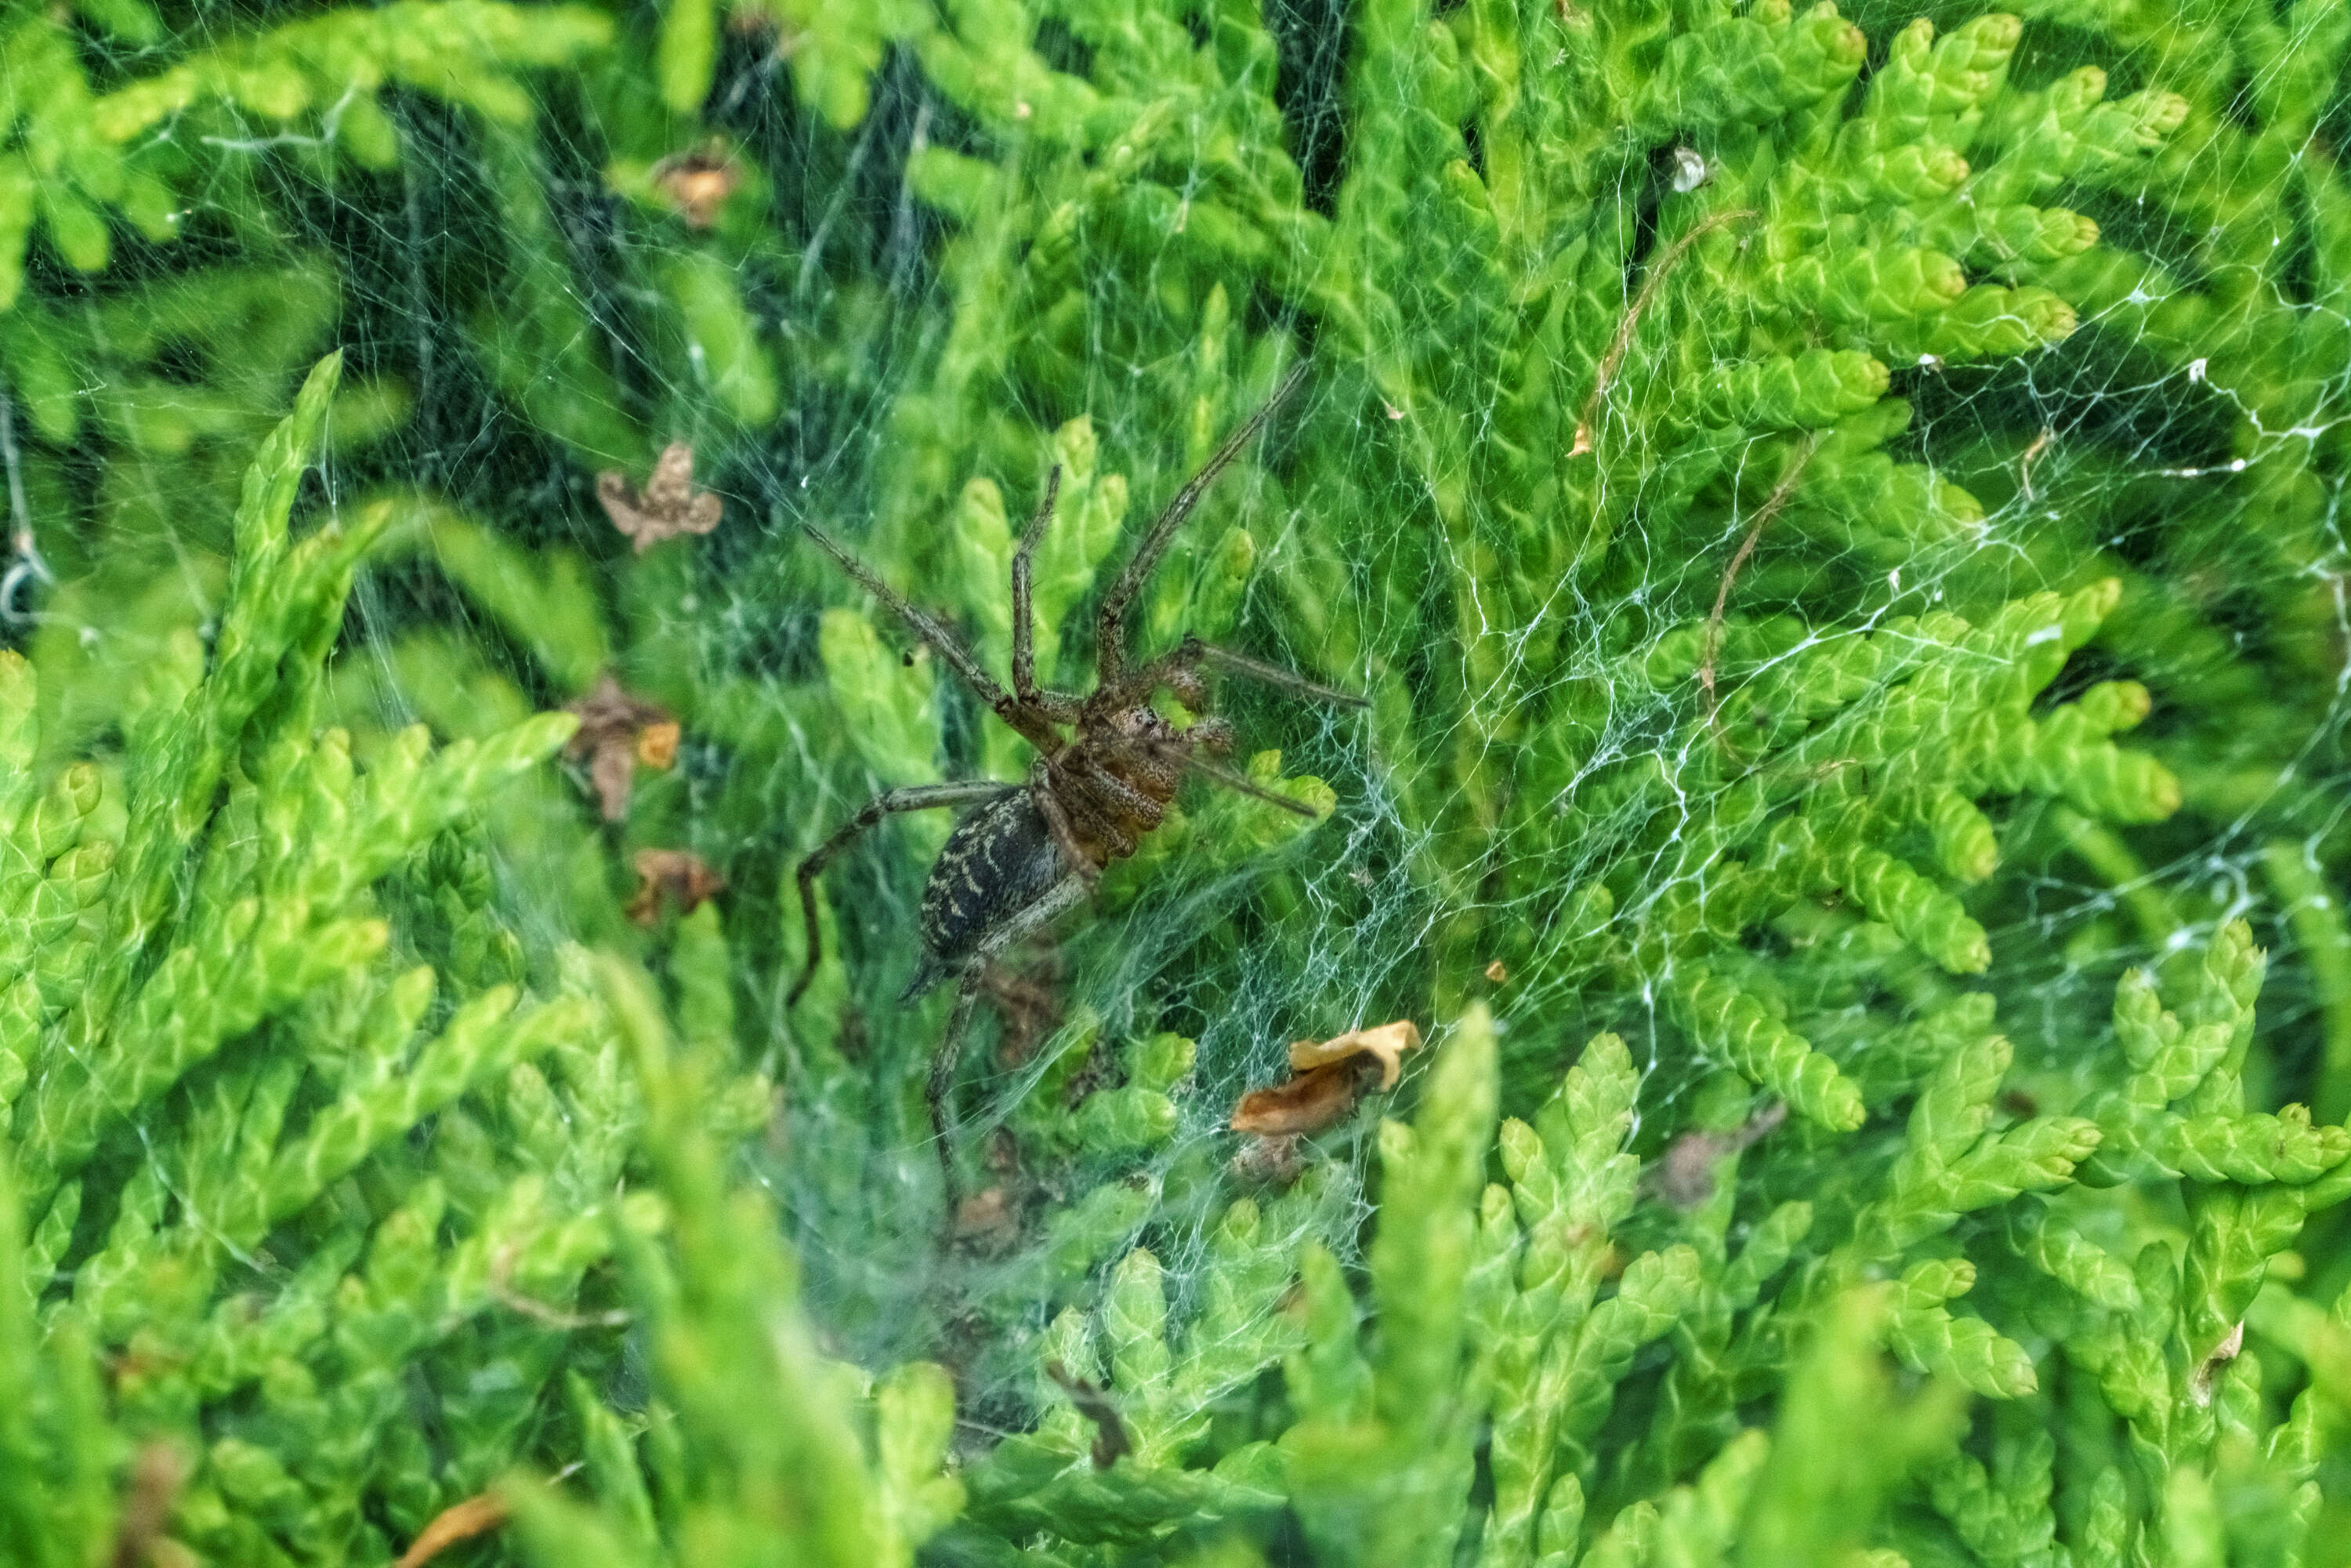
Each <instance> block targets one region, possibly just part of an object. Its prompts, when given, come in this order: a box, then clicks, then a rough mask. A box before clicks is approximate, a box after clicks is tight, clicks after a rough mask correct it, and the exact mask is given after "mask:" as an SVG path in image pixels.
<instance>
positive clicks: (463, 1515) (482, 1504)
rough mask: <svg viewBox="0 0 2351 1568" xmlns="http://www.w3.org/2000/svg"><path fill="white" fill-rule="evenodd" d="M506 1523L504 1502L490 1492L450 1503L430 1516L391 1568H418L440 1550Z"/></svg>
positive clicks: (429, 1560)
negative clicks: (428, 1521)
mask: <svg viewBox="0 0 2351 1568" xmlns="http://www.w3.org/2000/svg"><path fill="white" fill-rule="evenodd" d="M506 1521H507V1505H506V1500H505V1499H503V1498H500V1497H497V1496H496V1495H494V1494H492V1493H490V1492H484V1493H482V1494H481V1495H480V1496H479V1497H469V1498H467V1499H466V1500H465V1501H463V1502H460V1503H453V1504H452V1505H450V1506H449V1507H447V1508H444V1509H443V1510H442V1511H440V1512H439V1513H437V1514H435V1515H434V1516H433V1522H432V1523H430V1524H428V1525H426V1526H425V1527H424V1528H423V1531H420V1532H419V1533H418V1535H417V1537H416V1539H415V1540H414V1541H412V1542H409V1544H408V1550H407V1551H405V1552H402V1553H401V1554H400V1561H399V1562H398V1563H393V1564H392V1568H421V1565H422V1564H423V1563H429V1562H431V1561H432V1560H433V1559H434V1558H435V1557H437V1556H439V1555H440V1554H441V1552H442V1549H443V1548H444V1547H450V1546H455V1545H456V1544H457V1542H460V1541H471V1540H472V1539H473V1538H474V1537H475V1536H476V1535H482V1534H486V1533H487V1532H488V1531H493V1530H496V1528H497V1527H498V1526H499V1525H501V1524H504V1523H505V1522H506Z"/></svg>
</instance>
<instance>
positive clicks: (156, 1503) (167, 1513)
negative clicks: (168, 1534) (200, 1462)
mask: <svg viewBox="0 0 2351 1568" xmlns="http://www.w3.org/2000/svg"><path fill="white" fill-rule="evenodd" d="M187 1479H188V1462H187V1460H186V1459H185V1458H182V1457H181V1454H180V1451H179V1450H178V1449H177V1448H173V1447H172V1445H171V1444H169V1443H150V1444H148V1445H147V1446H146V1447H145V1448H141V1449H140V1450H139V1453H138V1456H137V1457H136V1458H133V1459H132V1460H131V1480H130V1490H129V1495H128V1496H126V1497H125V1498H124V1499H123V1500H122V1518H121V1521H120V1522H119V1523H118V1524H116V1526H115V1529H114V1552H113V1554H112V1556H110V1558H109V1559H108V1563H109V1564H110V1568H149V1564H151V1563H157V1562H160V1561H162V1559H163V1558H164V1557H166V1556H167V1555H169V1554H168V1553H167V1552H164V1551H163V1550H162V1548H163V1547H164V1545H165V1542H164V1541H163V1539H162V1537H163V1526H164V1524H165V1523H166V1522H168V1521H170V1519H171V1517H172V1503H173V1502H174V1501H176V1500H178V1498H179V1495H180V1488H181V1486H182V1485H183V1483H184V1482H185V1481H186V1480H187Z"/></svg>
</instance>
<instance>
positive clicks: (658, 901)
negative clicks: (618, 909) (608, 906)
mask: <svg viewBox="0 0 2351 1568" xmlns="http://www.w3.org/2000/svg"><path fill="white" fill-rule="evenodd" d="M725 886H726V878H724V877H722V876H720V875H719V874H718V873H716V872H715V871H712V870H711V869H710V868H709V867H708V866H706V865H705V864H704V863H703V862H702V857H701V856H700V855H698V854H695V852H693V851H692V850H639V851H638V852H637V892H636V896H635V897H633V898H632V899H630V900H629V909H628V915H629V918H630V919H632V920H633V921H635V922H636V923H637V924H638V925H652V924H653V922H654V921H656V920H658V919H660V918H661V911H662V903H663V900H664V898H674V899H675V900H677V903H678V913H679V914H681V915H691V914H693V913H694V912H695V910H697V909H699V908H701V907H702V902H703V900H705V899H706V898H708V897H710V896H711V895H712V894H716V893H717V892H718V891H719V890H720V889H721V888H724V887H725Z"/></svg>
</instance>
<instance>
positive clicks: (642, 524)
mask: <svg viewBox="0 0 2351 1568" xmlns="http://www.w3.org/2000/svg"><path fill="white" fill-rule="evenodd" d="M596 498H597V499H598V500H599V501H601V502H602V503H604V515H605V516H606V517H610V518H611V519H612V526H613V527H614V528H618V529H620V530H621V531H622V533H624V534H626V535H628V536H629V538H631V539H632V540H634V541H635V542H636V547H637V553H638V554H639V555H643V554H644V552H645V551H647V550H649V549H652V548H653V546H655V545H657V544H659V543H661V542H662V540H664V539H667V538H676V537H677V536H678V535H680V534H706V533H708V532H709V531H710V530H711V529H713V528H716V527H717V526H718V518H719V514H720V512H721V511H722V510H723V507H721V506H720V504H719V500H718V497H716V496H714V495H712V494H711V493H710V492H709V491H707V490H697V489H695V487H694V448H693V447H692V446H690V445H688V444H686V443H684V442H683V441H673V442H671V443H670V444H668V445H667V446H665V447H664V448H663V449H662V455H661V456H660V458H659V459H658V460H656V461H655V462H654V464H653V477H652V478H650V479H648V480H646V481H645V487H644V488H643V490H642V491H640V490H636V489H633V488H632V487H631V486H630V484H629V481H628V479H627V477H626V476H623V475H622V473H621V471H620V470H619V469H617V468H607V469H606V470H604V472H602V473H601V474H599V475H597V476H596Z"/></svg>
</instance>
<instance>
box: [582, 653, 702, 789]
mask: <svg viewBox="0 0 2351 1568" xmlns="http://www.w3.org/2000/svg"><path fill="white" fill-rule="evenodd" d="M564 711H565V712H566V713H573V714H577V715H579V716H580V727H579V728H578V729H576V730H574V731H572V734H571V738H570V739H569V740H568V741H566V742H565V743H564V746H563V755H564V756H565V757H567V758H570V759H571V760H572V761H574V762H578V761H580V760H581V759H582V758H585V759H586V760H587V763H588V781H589V782H590V784H591V785H593V786H594V787H595V789H596V800H597V802H598V804H599V805H601V807H602V809H603V812H604V820H605V821H608V822H617V821H620V820H621V819H622V818H623V817H625V816H627V815H628V814H629V793H630V789H631V787H632V785H633V784H634V783H635V781H636V772H637V765H638V764H639V763H643V764H644V765H645V766H646V767H647V768H657V769H658V768H667V767H669V765H670V764H671V763H673V762H675V761H676V760H677V740H678V727H677V721H676V720H675V719H674V718H672V717H670V716H669V710H668V709H666V708H664V707H663V706H661V705H660V704H658V703H651V702H647V701H646V700H645V699H644V698H643V697H639V696H632V695H630V694H629V693H628V692H626V691H624V690H622V686H621V683H620V682H618V681H616V680H614V679H613V678H612V677H611V673H610V672H607V673H606V674H603V675H602V676H601V677H600V678H599V679H598V680H597V682H596V689H595V690H594V691H592V692H590V693H589V694H588V695H586V696H584V697H581V698H580V700H579V701H578V702H575V703H567V704H565V705H564Z"/></svg>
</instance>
